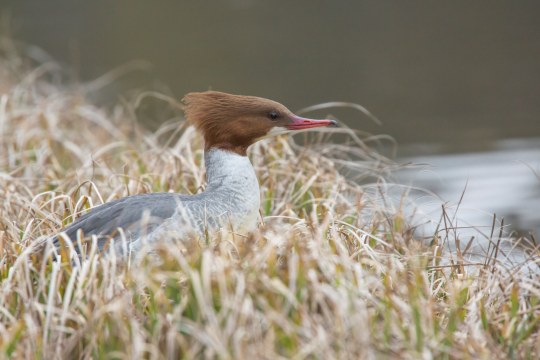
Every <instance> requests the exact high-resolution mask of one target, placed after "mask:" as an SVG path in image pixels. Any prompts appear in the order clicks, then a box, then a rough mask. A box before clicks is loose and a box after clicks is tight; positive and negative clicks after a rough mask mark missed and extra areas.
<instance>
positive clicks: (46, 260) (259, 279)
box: [0, 40, 540, 359]
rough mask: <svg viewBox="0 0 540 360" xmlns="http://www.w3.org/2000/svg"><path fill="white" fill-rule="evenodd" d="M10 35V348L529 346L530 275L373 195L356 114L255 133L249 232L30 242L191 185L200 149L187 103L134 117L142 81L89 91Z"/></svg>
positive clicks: (3, 251)
mask: <svg viewBox="0 0 540 360" xmlns="http://www.w3.org/2000/svg"><path fill="white" fill-rule="evenodd" d="M3 41H4V43H3V44H2V46H1V50H0V54H1V55H0V56H1V59H0V84H1V85H0V351H1V353H2V354H3V357H6V358H7V357H13V358H27V359H29V358H46V359H53V358H126V359H134V358H156V359H158V358H186V359H190V358H224V359H255V358H268V359H277V358H294V359H302V358H320V359H331V358H343V359H349V358H350V359H358V358H396V357H397V358H431V357H437V358H489V359H495V358H537V357H538V356H539V353H540V349H539V347H540V337H539V336H540V331H539V324H538V321H539V315H540V308H539V306H540V304H539V301H540V281H539V279H538V277H537V276H534V275H528V274H525V273H524V272H520V269H519V268H516V267H513V268H510V267H508V268H507V267H504V266H503V265H499V266H495V265H496V264H495V262H490V261H485V262H484V263H481V264H480V265H474V266H469V265H468V264H467V262H466V261H465V260H464V259H463V257H461V256H460V254H449V253H448V252H447V250H445V249H446V247H444V246H442V245H443V243H444V241H451V240H450V238H451V236H450V237H449V238H447V237H446V236H447V235H448V234H451V233H452V224H451V223H449V222H446V223H443V224H444V229H443V231H440V232H438V233H437V234H436V235H434V236H433V237H432V238H431V239H430V241H428V242H422V241H418V240H417V239H415V238H414V233H413V232H412V231H411V229H410V228H409V227H408V226H407V219H406V218H405V217H404V216H403V214H402V212H401V211H400V209H399V206H398V207H397V208H395V209H391V208H390V205H388V207H385V206H384V201H381V191H380V189H382V188H384V186H383V185H384V180H383V179H384V176H383V175H384V171H385V170H386V169H388V168H389V167H390V166H391V164H390V163H389V162H388V161H387V160H385V159H384V158H383V157H381V156H380V155H378V154H377V153H375V152H373V151H372V150H370V149H369V147H367V146H366V145H365V139H364V140H360V139H359V138H358V136H357V135H356V134H355V133H354V132H352V131H349V130H338V131H341V132H343V133H346V134H348V135H347V136H348V139H349V143H348V144H345V143H343V142H341V143H339V144H333V145H332V144H330V143H328V142H325V141H321V139H316V140H317V141H313V142H309V141H308V145H306V146H299V145H297V144H295V143H294V142H293V140H292V139H288V138H277V139H272V140H268V141H265V142H262V143H259V144H257V145H255V146H253V148H252V149H251V152H250V157H251V158H252V161H253V163H254V166H255V167H256V169H257V172H258V175H259V181H260V183H261V189H262V194H261V196H262V208H261V216H262V219H263V220H264V225H262V226H261V227H260V230H259V231H257V232H256V233H254V234H252V235H251V236H249V237H248V238H245V237H240V236H237V235H234V234H223V236H221V237H216V238H212V239H207V240H208V241H197V240H194V239H191V240H186V242H185V243H183V244H165V245H163V246H162V248H158V249H157V251H158V254H160V255H161V256H160V259H161V261H153V259H148V260H142V261H137V262H122V261H120V260H119V259H117V258H115V257H114V256H108V257H103V256H100V255H98V254H96V253H95V252H93V251H90V252H89V255H88V258H87V259H85V260H83V261H82V262H81V263H80V264H79V265H76V266H75V265H74V264H72V263H70V262H68V261H63V262H62V261H53V255H52V252H51V251H50V250H51V249H50V248H48V251H46V252H45V254H36V253H33V252H32V251H31V250H32V246H31V245H32V244H33V242H34V241H35V240H36V239H38V238H40V237H42V236H46V235H51V234H54V233H56V232H58V230H59V229H61V228H62V227H63V226H64V225H66V224H67V223H69V222H71V221H72V220H73V217H76V216H77V214H79V213H80V212H84V211H85V210H86V209H88V208H90V207H92V206H93V205H96V204H100V203H103V202H106V201H109V200H111V199H115V198H118V197H123V196H126V195H130V194H136V193H142V192H156V191H175V192H182V193H195V192H198V191H201V189H203V188H204V173H203V163H202V158H203V157H202V155H203V153H202V146H201V140H200V138H199V137H198V136H196V134H195V133H194V130H193V129H192V128H186V127H185V125H184V124H183V122H182V121H179V120H172V121H169V122H166V123H165V124H164V125H163V126H161V127H160V128H159V130H157V131H156V132H153V133H151V132H149V131H147V130H145V129H143V128H142V127H141V126H139V125H138V124H137V118H136V110H137V109H136V105H135V104H138V103H140V102H141V101H144V97H143V98H140V99H139V100H138V101H133V102H129V101H127V102H122V103H119V104H118V105H116V106H115V107H113V108H108V109H105V108H100V107H97V106H95V105H93V104H92V103H91V102H89V101H88V100H87V97H86V92H87V91H88V89H86V88H85V85H84V84H78V85H77V84H69V83H65V82H64V80H62V79H63V75H62V70H61V69H59V68H58V66H57V65H55V64H51V63H42V64H34V63H32V62H30V61H29V60H28V58H27V57H25V56H20V55H19V54H18V52H17V50H16V49H15V47H14V46H13V44H12V43H11V42H9V41H6V40H3ZM147 96H153V95H152V94H147ZM164 106H168V105H167V104H166V102H164ZM318 136H323V137H324V136H328V134H323V135H317V136H316V137H318ZM351 159H355V160H351ZM344 165H347V166H348V167H349V168H351V169H353V170H354V172H353V173H354V175H355V176H358V177H360V178H363V179H377V181H375V182H374V185H363V186H361V185H358V184H357V183H355V182H353V181H351V180H350V179H349V178H346V177H344V176H343V175H342V173H340V172H339V171H338V169H337V166H344ZM382 197H384V194H382ZM455 240H456V239H453V240H452V241H455ZM463 241H464V240H463ZM175 249H176V250H175ZM449 258H452V259H453V260H452V261H448V260H445V259H449Z"/></svg>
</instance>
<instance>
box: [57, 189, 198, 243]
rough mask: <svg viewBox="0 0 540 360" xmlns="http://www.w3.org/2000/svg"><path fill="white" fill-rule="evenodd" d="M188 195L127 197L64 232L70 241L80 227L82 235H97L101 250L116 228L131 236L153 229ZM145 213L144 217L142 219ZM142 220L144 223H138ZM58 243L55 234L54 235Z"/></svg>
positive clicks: (81, 218) (100, 207)
mask: <svg viewBox="0 0 540 360" xmlns="http://www.w3.org/2000/svg"><path fill="white" fill-rule="evenodd" d="M182 198H184V200H187V199H185V198H188V196H186V195H178V194H171V193H153V194H141V195H133V196H128V197H125V198H122V199H118V200H114V201H111V202H108V203H106V204H103V205H100V206H98V207H95V208H94V209H92V210H91V211H90V212H88V213H87V214H85V215H83V216H81V217H80V218H79V219H77V220H76V221H75V222H74V223H72V224H71V225H70V226H68V227H67V228H66V229H65V230H64V233H65V234H66V235H67V236H68V237H69V238H70V239H72V240H74V239H76V237H77V232H78V231H79V230H82V232H83V234H84V235H85V236H91V235H96V236H97V237H98V247H99V249H100V250H101V249H103V247H104V246H105V244H106V243H107V241H109V238H112V239H118V237H119V236H120V234H119V231H118V228H122V229H123V230H124V232H125V233H126V234H127V235H129V237H130V238H135V239H136V238H139V237H140V235H141V233H142V232H143V231H144V232H147V233H149V232H152V231H153V230H154V229H155V228H156V227H157V226H159V225H160V224H162V223H163V222H164V221H165V220H166V219H169V218H171V217H172V216H173V214H174V212H175V211H176V208H177V206H178V203H179V202H181V201H182ZM145 215H146V218H145ZM141 221H143V222H144V224H143V223H141ZM53 241H54V243H55V245H58V241H59V240H58V237H55V238H54V240H53Z"/></svg>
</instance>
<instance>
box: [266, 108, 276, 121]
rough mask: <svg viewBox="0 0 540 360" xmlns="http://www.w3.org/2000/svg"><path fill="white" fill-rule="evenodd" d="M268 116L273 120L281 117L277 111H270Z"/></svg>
mask: <svg viewBox="0 0 540 360" xmlns="http://www.w3.org/2000/svg"><path fill="white" fill-rule="evenodd" d="M268 117H269V118H270V119H272V120H277V118H278V117H279V114H278V112H277V111H274V110H272V111H270V113H269V114H268Z"/></svg>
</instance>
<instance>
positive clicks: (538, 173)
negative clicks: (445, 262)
mask: <svg viewBox="0 0 540 360" xmlns="http://www.w3.org/2000/svg"><path fill="white" fill-rule="evenodd" d="M400 161H401V162H404V163H408V162H410V163H414V164H423V165H419V166H417V167H412V168H408V169H405V170H402V171H400V172H398V173H397V178H398V181H399V182H403V183H405V184H408V185H412V186H414V187H418V188H422V189H428V190H429V191H431V192H432V193H433V194H434V195H435V196H430V195H428V194H426V193H425V192H424V191H414V190H413V191H412V192H411V197H412V198H414V199H415V202H416V204H417V206H418V209H417V210H418V211H419V213H420V214H423V215H425V216H427V217H429V218H430V219H431V220H433V221H434V223H436V222H437V221H438V220H439V218H440V214H441V204H443V203H444V204H446V205H447V207H448V208H449V213H450V215H451V216H452V215H453V214H454V212H455V211H456V209H458V210H457V222H458V225H460V226H475V227H478V228H481V229H484V230H485V232H486V233H489V231H490V230H489V229H490V228H491V224H492V221H493V214H496V215H497V217H499V218H504V219H505V221H504V223H505V224H506V225H507V226H508V230H517V231H519V232H521V233H525V234H527V233H529V232H531V231H532V232H534V233H535V234H536V236H537V238H538V235H540V139H527V140H524V139H513V140H502V141H499V142H497V143H495V144H494V146H493V149H492V150H490V151H483V152H474V153H460V154H436V155H423V156H413V157H409V158H403V159H401V160H400ZM437 197H438V198H437ZM458 203H459V208H458ZM421 217H422V216H420V215H419V216H417V219H418V221H422V220H421ZM433 227H434V224H432V225H431V226H428V228H427V229H428V231H431V230H433ZM460 232H461V233H462V235H464V236H466V235H467V233H469V234H474V230H468V229H462V230H460Z"/></svg>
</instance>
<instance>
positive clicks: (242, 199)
mask: <svg viewBox="0 0 540 360" xmlns="http://www.w3.org/2000/svg"><path fill="white" fill-rule="evenodd" d="M204 160H205V164H206V179H207V183H208V185H207V188H206V191H205V192H204V194H206V199H207V200H208V201H209V202H210V203H213V204H214V205H215V206H216V208H219V209H217V211H221V210H223V211H227V212H228V213H229V216H230V220H231V221H232V223H233V225H235V227H236V226H237V227H238V228H241V229H246V230H251V229H252V228H254V227H255V226H256V222H257V217H258V214H259V207H260V191H259V182H258V180H257V176H256V174H255V169H253V166H252V165H251V162H250V161H249V158H248V157H247V156H242V155H238V154H236V153H234V152H231V151H227V150H222V149H216V148H212V149H210V150H208V151H207V152H206V153H205V154H204Z"/></svg>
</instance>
